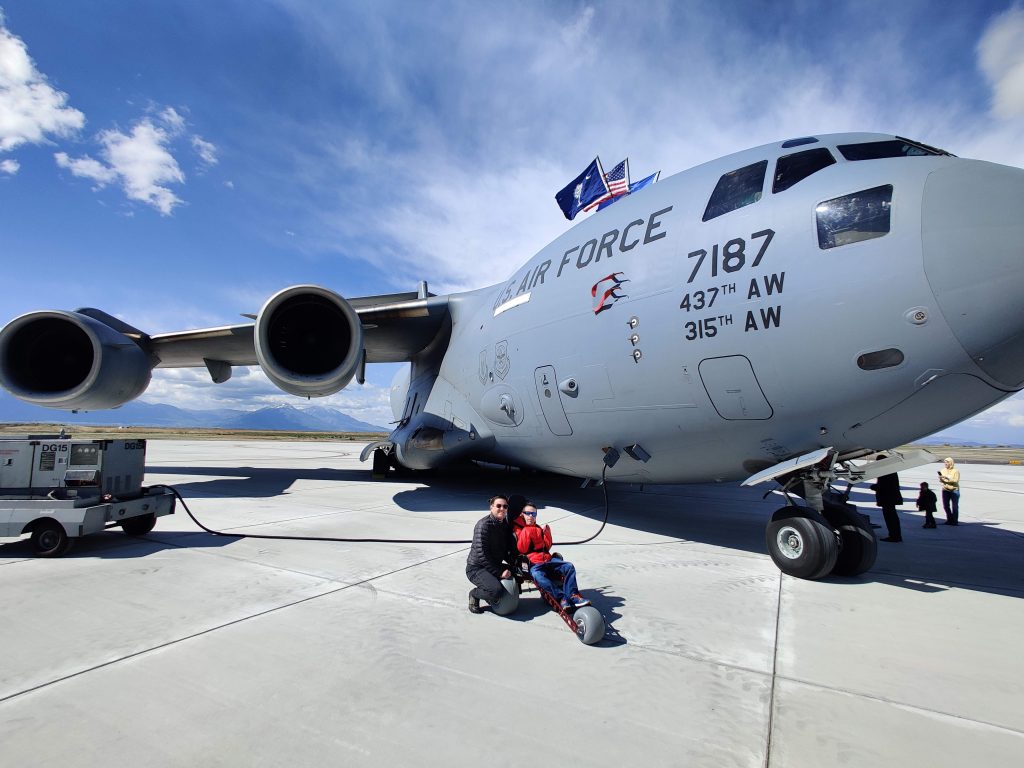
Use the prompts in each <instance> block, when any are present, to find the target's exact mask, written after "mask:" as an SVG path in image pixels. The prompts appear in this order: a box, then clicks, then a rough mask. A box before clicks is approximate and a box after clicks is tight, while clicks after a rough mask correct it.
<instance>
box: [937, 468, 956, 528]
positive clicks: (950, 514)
mask: <svg viewBox="0 0 1024 768" xmlns="http://www.w3.org/2000/svg"><path fill="white" fill-rule="evenodd" d="M942 464H943V467H942V469H940V470H939V482H941V483H942V509H943V511H944V512H945V513H946V522H945V525H958V524H959V522H960V470H959V469H957V468H956V467H954V466H953V459H951V458H948V457H947V458H945V459H943V460H942Z"/></svg>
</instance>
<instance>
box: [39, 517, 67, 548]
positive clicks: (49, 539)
mask: <svg viewBox="0 0 1024 768" xmlns="http://www.w3.org/2000/svg"><path fill="white" fill-rule="evenodd" d="M71 543H72V542H71V538H70V537H69V536H68V534H67V531H65V530H64V526H63V525H61V524H60V523H58V522H57V521H56V520H44V521H43V522H42V523H40V524H39V525H37V526H36V527H35V530H33V531H32V546H33V547H34V548H35V550H36V557H60V556H61V555H64V554H66V553H67V551H68V550H69V549H71Z"/></svg>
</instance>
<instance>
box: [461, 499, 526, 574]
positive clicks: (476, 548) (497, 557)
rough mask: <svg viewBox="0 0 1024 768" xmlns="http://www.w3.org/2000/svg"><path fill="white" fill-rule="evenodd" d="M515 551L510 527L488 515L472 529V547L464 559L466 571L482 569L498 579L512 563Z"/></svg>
mask: <svg viewBox="0 0 1024 768" xmlns="http://www.w3.org/2000/svg"><path fill="white" fill-rule="evenodd" d="M515 551H516V540H515V537H514V536H513V535H512V528H511V526H509V525H508V524H507V523H506V522H505V521H504V520H498V519H496V518H495V517H493V516H491V515H489V514H488V515H486V516H485V517H483V518H481V519H480V520H478V521H477V524H476V527H475V528H473V546H471V547H470V548H469V556H468V557H467V558H466V570H467V571H472V570H476V569H477V568H483V569H484V570H485V571H487V572H489V573H491V574H493V575H494V576H496V577H497V578H499V579H500V578H501V572H502V571H504V570H505V569H506V568H508V567H510V565H511V563H512V562H513V558H514V557H515V555H514V553H515Z"/></svg>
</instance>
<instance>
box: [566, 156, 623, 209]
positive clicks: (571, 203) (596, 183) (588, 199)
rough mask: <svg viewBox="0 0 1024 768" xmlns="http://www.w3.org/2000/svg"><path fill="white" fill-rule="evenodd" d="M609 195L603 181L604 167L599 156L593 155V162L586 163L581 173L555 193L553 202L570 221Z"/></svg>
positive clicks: (606, 184)
mask: <svg viewBox="0 0 1024 768" xmlns="http://www.w3.org/2000/svg"><path fill="white" fill-rule="evenodd" d="M611 196H612V194H611V192H610V191H609V190H608V182H607V181H605V177H604V168H603V167H601V158H600V157H595V158H594V162H592V163H591V164H590V165H588V166H587V167H586V169H585V170H584V171H583V173H581V174H580V175H579V176H577V177H576V178H575V179H573V180H572V181H570V182H569V183H568V184H567V185H566V186H565V187H564V188H563V189H561V190H560V191H559V192H558V193H557V194H556V195H555V202H557V203H558V207H559V208H561V209H562V213H564V214H565V218H567V219H569V220H570V221H571V220H572V219H574V218H576V214H577V213H579V212H580V211H589V210H591V209H592V208H593V207H594V206H596V205H598V204H599V203H600V202H602V201H604V200H608V199H610V198H611Z"/></svg>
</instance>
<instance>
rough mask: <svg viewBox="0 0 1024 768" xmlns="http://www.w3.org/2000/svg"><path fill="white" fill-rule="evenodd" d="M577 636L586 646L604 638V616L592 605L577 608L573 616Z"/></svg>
mask: <svg viewBox="0 0 1024 768" xmlns="http://www.w3.org/2000/svg"><path fill="white" fill-rule="evenodd" d="M572 618H573V621H575V622H576V636H577V637H578V638H579V639H580V641H581V642H582V643H583V644H584V645H593V644H594V643H596V642H597V641H598V640H600V639H601V638H603V637H604V616H602V615H601V612H600V611H599V610H597V608H595V607H594V606H592V605H585V606H583V607H582V608H577V609H576V612H575V613H573V615H572Z"/></svg>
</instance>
